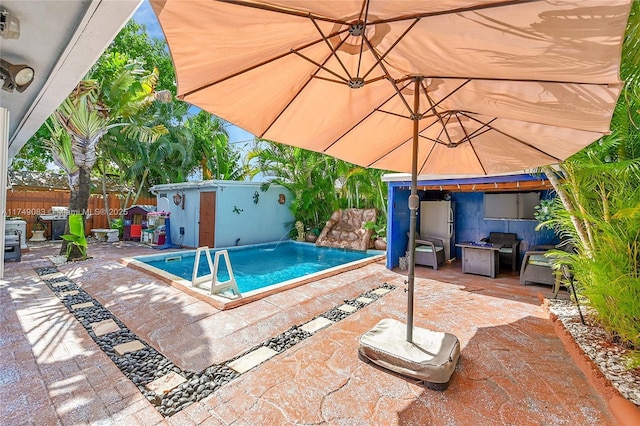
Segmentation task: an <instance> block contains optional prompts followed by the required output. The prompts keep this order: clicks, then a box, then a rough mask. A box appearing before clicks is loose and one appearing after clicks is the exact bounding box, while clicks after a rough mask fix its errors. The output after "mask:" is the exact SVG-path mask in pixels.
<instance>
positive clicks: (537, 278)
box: [520, 251, 556, 285]
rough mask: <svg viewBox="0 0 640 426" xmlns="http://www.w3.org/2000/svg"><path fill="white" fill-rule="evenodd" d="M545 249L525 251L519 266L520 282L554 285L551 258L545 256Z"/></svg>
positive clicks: (524, 283) (554, 279)
mask: <svg viewBox="0 0 640 426" xmlns="http://www.w3.org/2000/svg"><path fill="white" fill-rule="evenodd" d="M545 253H546V251H527V252H525V254H524V259H522V266H521V267H520V284H522V285H527V283H537V284H547V285H555V283H556V276H555V273H554V270H553V269H552V265H553V259H552V258H549V257H546V256H545V255H544V254H545Z"/></svg>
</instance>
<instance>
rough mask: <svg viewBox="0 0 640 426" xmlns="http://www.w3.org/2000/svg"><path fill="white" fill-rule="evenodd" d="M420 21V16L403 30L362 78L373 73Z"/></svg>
mask: <svg viewBox="0 0 640 426" xmlns="http://www.w3.org/2000/svg"><path fill="white" fill-rule="evenodd" d="M418 22H420V19H419V18H418V19H416V20H415V21H414V22H413V23H412V24H411V25H409V26H408V27H407V29H406V30H404V32H403V33H402V34H400V37H398V39H397V40H396V41H394V42H393V44H392V45H391V46H390V47H389V48H388V49H387V51H386V52H384V54H383V55H382V56H380V59H378V58H377V57H376V63H375V64H373V66H372V67H371V69H369V71H367V73H366V74H365V75H364V76H362V78H367V76H368V75H369V74H371V72H373V70H374V69H375V67H376V65H378V64H379V63H380V62H381V61H384V58H386V57H387V55H388V54H389V53H391V51H392V50H393V49H394V48H395V47H396V46H397V45H398V43H400V41H402V39H403V38H404V36H406V35H407V34H408V33H409V31H411V30H412V29H413V27H415V26H416V24H417V23H418ZM363 38H364V37H363Z"/></svg>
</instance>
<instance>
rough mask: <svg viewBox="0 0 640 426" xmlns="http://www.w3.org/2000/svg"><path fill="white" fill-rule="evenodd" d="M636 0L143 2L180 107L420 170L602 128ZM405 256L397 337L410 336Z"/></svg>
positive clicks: (373, 162)
mask: <svg viewBox="0 0 640 426" xmlns="http://www.w3.org/2000/svg"><path fill="white" fill-rule="evenodd" d="M631 1H632V0H608V1H606V2H604V1H602V0H562V1H558V2H554V1H540V0H537V1H526V0H520V1H499V0H493V1H483V0H444V1H411V0H403V1H393V0H332V1H328V0H327V1H317V0H310V1H303V0H272V1H252V0H246V1H233V0H227V1H214V0H204V1H199V0H183V1H181V0H151V4H152V6H153V9H154V11H155V13H156V15H157V17H158V19H159V21H160V24H161V26H162V28H163V30H164V33H165V36H166V38H167V42H168V44H169V48H170V51H171V55H172V57H173V61H174V63H175V67H176V74H177V79H178V95H179V97H180V98H182V99H183V100H185V101H187V102H189V103H192V104H194V105H197V106H199V107H201V108H202V109H204V110H206V111H209V112H211V113H213V114H215V115H218V116H220V117H222V118H224V119H225V120H228V121H230V122H232V123H234V124H236V125H238V126H240V127H242V128H244V129H246V130H248V131H250V132H251V133H253V134H255V135H257V136H259V137H262V138H266V139H270V140H273V141H277V142H281V143H285V144H289V145H295V146H298V147H301V148H306V149H310V150H313V151H317V152H323V153H326V154H329V155H331V156H334V157H337V158H341V159H343V160H346V161H349V162H352V163H355V164H359V165H362V166H365V167H375V168H380V169H385V170H394V171H401V172H411V173H412V196H411V197H410V199H409V208H410V210H411V214H410V225H409V226H410V237H409V244H410V246H411V247H413V246H414V242H415V225H416V216H417V208H418V200H417V195H416V176H417V175H418V174H419V173H429V174H455V173H464V174H490V173H501V172H508V171H513V170H523V169H527V168H532V167H535V166H539V165H544V164H551V163H556V162H558V161H560V160H563V159H565V158H567V157H568V156H569V155H571V154H573V153H575V152H576V151H578V150H580V149H581V148H583V147H585V146H587V145H588V144H590V143H591V142H593V141H594V140H596V139H598V138H599V137H600V136H602V135H603V134H605V133H607V132H608V131H609V123H610V120H611V115H612V112H613V109H614V106H615V104H616V101H617V98H618V95H619V91H620V88H621V82H620V79H619V65H620V53H621V45H622V40H623V34H624V30H625V26H626V22H627V17H628V13H629V8H630V4H631ZM413 282H414V256H413V250H411V251H410V256H409V273H408V284H409V289H408V290H409V291H408V321H407V341H409V342H411V339H412V336H411V334H412V330H413Z"/></svg>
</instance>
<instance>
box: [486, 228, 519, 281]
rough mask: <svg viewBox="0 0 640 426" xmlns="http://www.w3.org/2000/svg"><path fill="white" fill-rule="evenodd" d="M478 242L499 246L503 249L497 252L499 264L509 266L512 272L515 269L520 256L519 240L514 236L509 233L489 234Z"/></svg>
mask: <svg viewBox="0 0 640 426" xmlns="http://www.w3.org/2000/svg"><path fill="white" fill-rule="evenodd" d="M480 241H484V242H487V243H491V244H501V245H502V246H503V247H502V248H501V249H500V251H499V256H500V263H501V264H504V265H511V270H512V271H515V270H516V269H517V266H518V257H519V255H520V253H519V248H520V240H518V236H517V235H516V234H514V233H510V232H490V233H489V236H488V237H486V238H483V239H482V240H480Z"/></svg>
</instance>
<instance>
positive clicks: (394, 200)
mask: <svg viewBox="0 0 640 426" xmlns="http://www.w3.org/2000/svg"><path fill="white" fill-rule="evenodd" d="M409 195H411V192H410V191H409V190H407V189H404V190H403V189H399V188H397V187H395V186H392V185H389V196H388V201H389V207H388V210H389V211H388V214H387V221H388V223H389V226H388V227H387V268H389V269H393V268H395V267H397V266H398V258H399V257H401V256H404V254H405V251H406V250H407V241H409V238H408V237H407V232H409Z"/></svg>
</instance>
